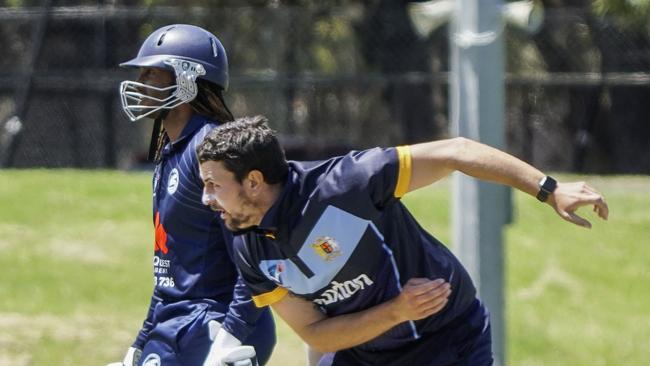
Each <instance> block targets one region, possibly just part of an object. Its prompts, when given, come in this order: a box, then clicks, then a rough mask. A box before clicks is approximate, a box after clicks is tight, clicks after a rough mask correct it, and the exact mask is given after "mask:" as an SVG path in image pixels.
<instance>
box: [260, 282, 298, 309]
mask: <svg viewBox="0 0 650 366" xmlns="http://www.w3.org/2000/svg"><path fill="white" fill-rule="evenodd" d="M287 293H289V290H287V289H286V288H284V287H281V286H278V287H276V288H275V289H274V290H273V291H271V292H266V293H263V294H261V295H257V296H251V297H252V298H253V302H254V303H255V306H257V307H258V308H262V307H264V306H268V305H271V304H273V303H276V302H278V301H280V300H282V298H283V297H284V296H285V295H286V294H287Z"/></svg>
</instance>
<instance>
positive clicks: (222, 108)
mask: <svg viewBox="0 0 650 366" xmlns="http://www.w3.org/2000/svg"><path fill="white" fill-rule="evenodd" d="M196 86H197V88H198V93H197V95H196V98H194V99H193V100H192V101H190V107H192V110H194V112H195V113H196V114H199V115H201V116H204V117H207V118H210V119H212V120H215V121H219V122H221V123H226V122H232V121H233V120H234V119H235V118H234V117H233V115H232V112H230V109H228V106H226V102H225V101H224V99H223V88H222V87H220V86H219V85H217V84H214V83H211V82H209V81H207V80H204V79H197V80H196ZM168 112H169V111H168V110H163V111H162V112H161V115H160V116H159V117H158V118H156V121H155V123H154V127H153V131H152V132H151V143H150V145H149V161H152V162H154V163H155V164H157V163H158V162H159V161H160V157H161V154H162V149H163V147H165V145H166V144H167V143H168V142H169V137H167V134H166V133H165V129H164V128H163V127H162V120H164V119H165V117H167V113H168Z"/></svg>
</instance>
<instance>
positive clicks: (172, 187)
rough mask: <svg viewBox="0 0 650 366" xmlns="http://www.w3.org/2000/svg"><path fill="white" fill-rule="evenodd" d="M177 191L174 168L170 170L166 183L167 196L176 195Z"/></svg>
mask: <svg viewBox="0 0 650 366" xmlns="http://www.w3.org/2000/svg"><path fill="white" fill-rule="evenodd" d="M177 189H178V169H176V168H174V169H172V171H171V173H169V180H168V181H167V192H168V193H169V194H174V193H176V190H177Z"/></svg>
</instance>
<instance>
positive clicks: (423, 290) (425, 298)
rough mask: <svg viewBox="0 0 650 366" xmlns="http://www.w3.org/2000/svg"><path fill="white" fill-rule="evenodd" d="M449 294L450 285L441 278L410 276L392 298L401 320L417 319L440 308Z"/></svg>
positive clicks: (443, 305) (445, 302)
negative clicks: (399, 291) (398, 292)
mask: <svg viewBox="0 0 650 366" xmlns="http://www.w3.org/2000/svg"><path fill="white" fill-rule="evenodd" d="M450 294H451V285H450V284H449V283H447V282H445V280H443V279H436V280H430V279H428V278H411V279H410V280H408V281H407V282H406V284H405V285H404V287H403V288H402V292H401V293H400V294H399V295H398V296H397V297H396V298H395V299H394V305H395V307H396V309H397V311H398V317H399V318H400V320H401V321H407V320H419V319H423V318H426V317H428V316H430V315H433V314H435V313H437V312H439V311H440V310H442V309H443V308H444V307H445V305H446V304H447V301H448V299H449V295H450Z"/></svg>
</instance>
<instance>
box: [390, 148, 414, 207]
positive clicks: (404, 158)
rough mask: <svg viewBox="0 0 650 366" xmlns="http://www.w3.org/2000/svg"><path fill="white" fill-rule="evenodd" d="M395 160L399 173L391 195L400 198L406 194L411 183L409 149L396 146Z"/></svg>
mask: <svg viewBox="0 0 650 366" xmlns="http://www.w3.org/2000/svg"><path fill="white" fill-rule="evenodd" d="M397 159H398V160H399V173H398V175H397V184H396V185H395V192H394V193H393V195H394V196H395V197H396V198H400V197H402V196H404V195H405V194H406V193H407V192H408V189H409V184H410V183H411V147H410V146H398V147H397Z"/></svg>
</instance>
